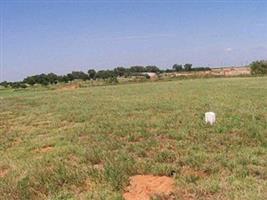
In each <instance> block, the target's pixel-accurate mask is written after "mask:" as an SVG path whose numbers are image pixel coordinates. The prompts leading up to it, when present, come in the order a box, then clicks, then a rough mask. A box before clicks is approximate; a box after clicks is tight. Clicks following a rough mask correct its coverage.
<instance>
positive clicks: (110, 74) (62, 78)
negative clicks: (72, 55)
mask: <svg viewBox="0 0 267 200" xmlns="http://www.w3.org/2000/svg"><path fill="white" fill-rule="evenodd" d="M206 70H210V68H208V67H196V68H192V64H189V63H188V64H185V65H180V64H174V65H173V66H172V68H171V69H165V70H162V69H159V68H158V67H157V66H155V65H149V66H132V67H129V68H125V67H116V68H114V69H112V70H109V69H108V70H99V71H96V70H95V69H89V70H88V71H87V73H85V72H83V71H73V72H71V73H68V74H66V75H57V74H55V73H48V74H44V73H42V74H39V75H34V76H28V77H26V78H24V79H23V81H19V82H7V81H4V82H2V83H0V85H1V86H4V87H12V88H26V87H27V86H29V85H35V84H40V85H44V86H47V85H49V84H57V83H60V82H63V83H68V82H71V81H73V80H77V79H79V80H84V81H86V80H96V79H103V80H107V79H111V80H116V79H117V77H130V76H146V77H147V78H149V76H147V75H146V74H145V73H149V72H153V73H157V74H159V73H168V72H182V71H185V72H186V71H206Z"/></svg>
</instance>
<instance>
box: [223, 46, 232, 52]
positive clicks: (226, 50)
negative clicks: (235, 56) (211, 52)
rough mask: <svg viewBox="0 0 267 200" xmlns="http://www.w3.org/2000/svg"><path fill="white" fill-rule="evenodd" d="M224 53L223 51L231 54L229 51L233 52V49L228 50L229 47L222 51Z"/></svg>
mask: <svg viewBox="0 0 267 200" xmlns="http://www.w3.org/2000/svg"><path fill="white" fill-rule="evenodd" d="M224 51H225V52H231V51H233V49H232V48H230V47H228V48H226V49H224Z"/></svg>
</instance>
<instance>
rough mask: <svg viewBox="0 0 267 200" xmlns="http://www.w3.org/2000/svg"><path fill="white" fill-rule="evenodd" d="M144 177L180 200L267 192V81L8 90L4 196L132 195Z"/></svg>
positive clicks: (1, 137)
mask: <svg viewBox="0 0 267 200" xmlns="http://www.w3.org/2000/svg"><path fill="white" fill-rule="evenodd" d="M207 111H214V112H215V113H216V114H217V121H216V124H215V125H214V126H209V125H206V124H205V123H204V113H205V112H207ZM140 174H147V175H160V176H162V175H165V176H171V177H173V178H174V180H175V187H176V190H175V192H174V194H173V195H174V196H175V198H176V199H243V200H244V199H250V200H251V199H255V200H256V199H257V200H258V199H266V197H267V192H266V191H267V78H266V77H259V78H252V77H251V78H217V79H215V78H211V79H195V80H178V81H170V82H147V83H138V84H124V85H114V86H102V87H88V88H79V89H70V90H46V89H40V90H39V89H35V90H34V89H31V88H27V89H22V90H17V91H13V90H10V89H8V90H6V89H3V90H1V91H0V199H9V200H12V199H95V200H100V199H108V200H109V199H111V200H113V199H123V197H122V195H123V193H124V190H125V188H126V187H127V185H128V184H129V177H131V176H134V175H140ZM158 199H160V197H158Z"/></svg>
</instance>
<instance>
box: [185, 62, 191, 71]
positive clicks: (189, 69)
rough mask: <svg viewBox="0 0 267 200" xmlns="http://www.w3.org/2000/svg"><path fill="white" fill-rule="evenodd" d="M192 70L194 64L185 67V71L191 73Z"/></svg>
mask: <svg viewBox="0 0 267 200" xmlns="http://www.w3.org/2000/svg"><path fill="white" fill-rule="evenodd" d="M191 69H192V64H189V63H187V64H185V65H184V70H185V71H191Z"/></svg>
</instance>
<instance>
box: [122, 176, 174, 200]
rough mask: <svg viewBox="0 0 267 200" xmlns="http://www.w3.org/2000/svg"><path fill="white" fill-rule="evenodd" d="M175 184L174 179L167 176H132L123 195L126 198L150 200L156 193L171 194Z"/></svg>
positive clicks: (127, 199) (130, 199)
mask: <svg viewBox="0 0 267 200" xmlns="http://www.w3.org/2000/svg"><path fill="white" fill-rule="evenodd" d="M174 185H175V184H174V180H173V179H172V178H170V177H167V176H152V175H137V176H132V177H130V186H128V187H127V188H126V190H127V192H125V193H124V194H123V197H124V198H125V200H149V199H150V198H151V197H153V196H155V195H164V196H166V195H171V194H172V192H174V189H175V188H174Z"/></svg>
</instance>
